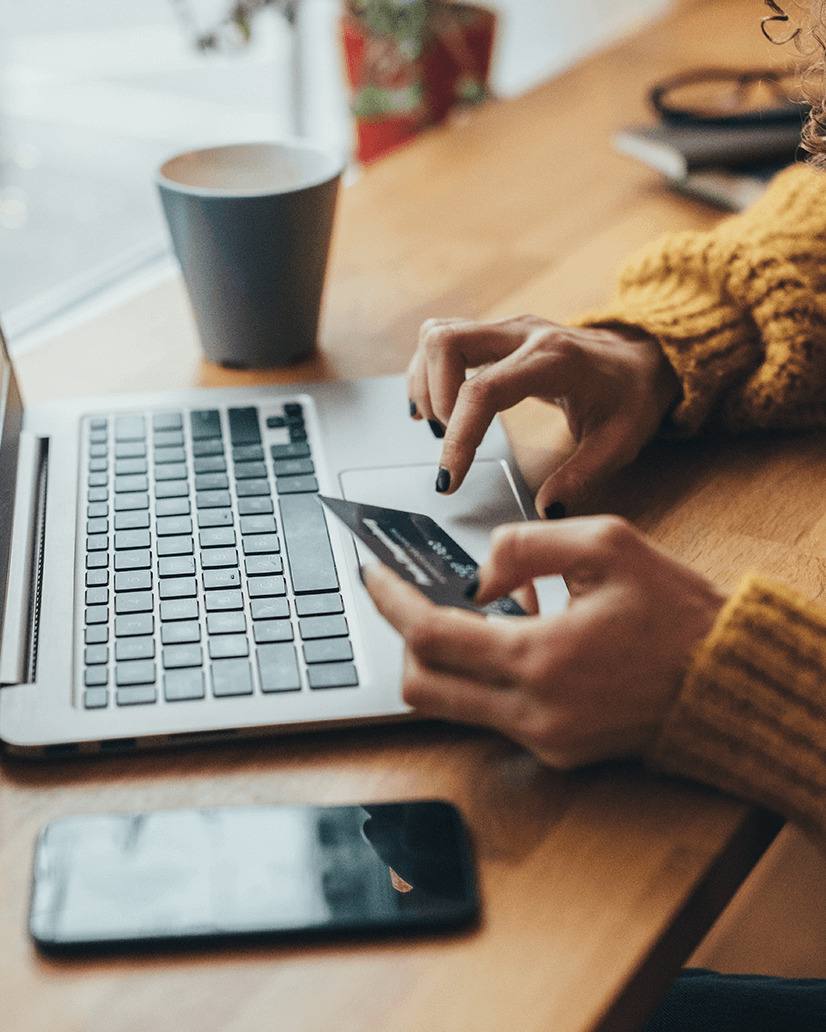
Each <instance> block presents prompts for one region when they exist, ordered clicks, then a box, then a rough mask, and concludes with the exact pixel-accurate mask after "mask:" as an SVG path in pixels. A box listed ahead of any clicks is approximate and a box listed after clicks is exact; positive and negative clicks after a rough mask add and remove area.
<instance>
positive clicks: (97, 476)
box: [88, 459, 109, 487]
mask: <svg viewBox="0 0 826 1032" xmlns="http://www.w3.org/2000/svg"><path fill="white" fill-rule="evenodd" d="M102 461H103V460H102V459H101V462H102ZM108 483H109V477H108V476H107V475H106V474H105V473H99V472H98V473H90V474H89V480H88V484H89V487H106V485H107V484H108Z"/></svg>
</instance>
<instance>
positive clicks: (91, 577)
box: [86, 569, 109, 588]
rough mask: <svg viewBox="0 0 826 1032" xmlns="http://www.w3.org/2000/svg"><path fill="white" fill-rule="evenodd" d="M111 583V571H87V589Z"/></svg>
mask: <svg viewBox="0 0 826 1032" xmlns="http://www.w3.org/2000/svg"><path fill="white" fill-rule="evenodd" d="M108 583H109V571H108V570H106V569H99V570H87V571H86V587H87V588H96V587H100V586H101V585H103V584H108Z"/></svg>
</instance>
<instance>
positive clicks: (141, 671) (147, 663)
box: [115, 659, 155, 686]
mask: <svg viewBox="0 0 826 1032" xmlns="http://www.w3.org/2000/svg"><path fill="white" fill-rule="evenodd" d="M115 683H116V684H117V685H119V686H120V685H129V684H154V683H155V663H154V661H153V660H151V659H132V660H127V661H126V662H124V663H118V664H116V666H115Z"/></svg>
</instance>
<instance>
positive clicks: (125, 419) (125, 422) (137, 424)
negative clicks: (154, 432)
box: [115, 416, 146, 441]
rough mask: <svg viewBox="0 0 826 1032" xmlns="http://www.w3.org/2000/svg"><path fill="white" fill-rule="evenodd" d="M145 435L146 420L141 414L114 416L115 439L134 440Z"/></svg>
mask: <svg viewBox="0 0 826 1032" xmlns="http://www.w3.org/2000/svg"><path fill="white" fill-rule="evenodd" d="M145 437H146V420H145V419H144V417H143V416H115V440H116V441H136V440H142V439H143V438H145Z"/></svg>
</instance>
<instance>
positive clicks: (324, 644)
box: [304, 638, 353, 663]
mask: <svg viewBox="0 0 826 1032" xmlns="http://www.w3.org/2000/svg"><path fill="white" fill-rule="evenodd" d="M352 658H353V646H352V645H351V644H350V640H349V638H319V639H318V640H317V641H305V642H304V660H305V662H307V663H340V662H345V661H347V660H350V659H352Z"/></svg>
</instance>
